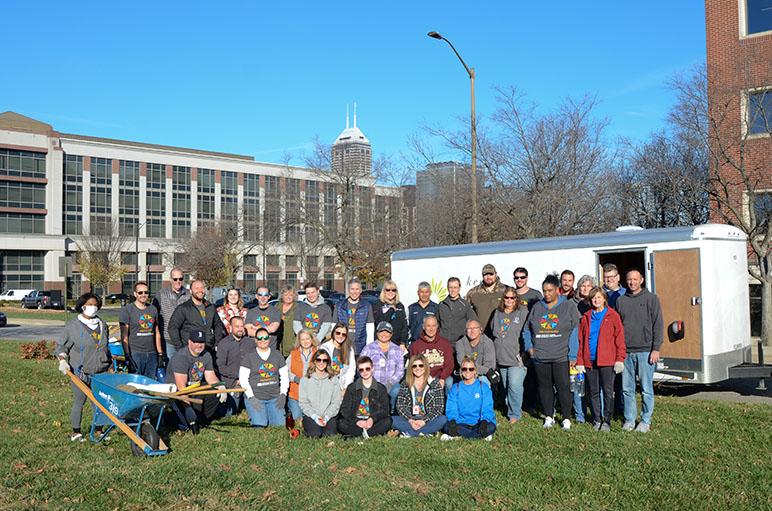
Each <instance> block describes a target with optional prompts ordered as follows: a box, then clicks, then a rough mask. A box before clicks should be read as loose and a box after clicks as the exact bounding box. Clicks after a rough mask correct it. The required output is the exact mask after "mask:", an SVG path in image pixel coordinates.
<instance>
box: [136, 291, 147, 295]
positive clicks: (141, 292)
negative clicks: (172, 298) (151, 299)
mask: <svg viewBox="0 0 772 511" xmlns="http://www.w3.org/2000/svg"><path fill="white" fill-rule="evenodd" d="M134 292H135V293H137V294H138V295H149V294H150V291H134Z"/></svg>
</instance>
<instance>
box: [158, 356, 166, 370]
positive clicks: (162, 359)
mask: <svg viewBox="0 0 772 511" xmlns="http://www.w3.org/2000/svg"><path fill="white" fill-rule="evenodd" d="M166 362H168V360H167V358H166V357H165V356H164V355H163V354H161V355H158V369H166Z"/></svg>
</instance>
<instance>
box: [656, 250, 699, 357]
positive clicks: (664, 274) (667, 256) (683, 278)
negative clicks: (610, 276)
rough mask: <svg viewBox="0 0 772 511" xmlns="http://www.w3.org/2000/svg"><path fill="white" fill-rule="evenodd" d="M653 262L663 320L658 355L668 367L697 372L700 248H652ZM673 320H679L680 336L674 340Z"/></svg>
mask: <svg viewBox="0 0 772 511" xmlns="http://www.w3.org/2000/svg"><path fill="white" fill-rule="evenodd" d="M653 262H654V268H653V275H654V285H655V290H656V293H657V296H658V297H659V301H660V303H661V304H662V316H663V319H664V323H665V334H664V335H665V337H664V342H663V343H662V350H661V355H662V357H663V358H665V361H666V365H667V366H668V367H669V368H671V369H682V370H693V371H701V370H702V306H701V291H700V250H699V249H698V248H692V249H686V250H661V251H654V252H653ZM675 321H683V329H684V336H683V338H682V339H676V336H675V335H674V334H673V332H672V331H671V324H672V323H673V322H675ZM679 359H680V360H679ZM694 361H699V362H698V363H695V362H694ZM679 362H680V363H679Z"/></svg>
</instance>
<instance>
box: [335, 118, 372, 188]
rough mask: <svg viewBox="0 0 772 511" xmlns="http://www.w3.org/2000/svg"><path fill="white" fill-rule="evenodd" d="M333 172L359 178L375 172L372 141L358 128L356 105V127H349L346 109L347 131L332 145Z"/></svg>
mask: <svg viewBox="0 0 772 511" xmlns="http://www.w3.org/2000/svg"><path fill="white" fill-rule="evenodd" d="M331 163H332V170H333V172H336V173H341V172H342V171H344V170H345V172H347V173H351V174H353V175H358V176H369V175H371V174H372V172H373V155H372V148H371V147H370V141H369V140H367V137H365V135H364V133H362V131H361V130H360V129H359V128H357V105H356V103H354V126H349V119H348V107H347V108H346V129H345V130H343V132H342V133H341V134H340V135H338V138H337V140H335V143H334V144H332V162H331Z"/></svg>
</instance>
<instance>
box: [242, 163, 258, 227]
mask: <svg viewBox="0 0 772 511" xmlns="http://www.w3.org/2000/svg"><path fill="white" fill-rule="evenodd" d="M243 208H244V209H243V213H242V223H243V226H244V239H245V240H247V241H258V240H259V239H260V176H256V175H254V174H244V206H243Z"/></svg>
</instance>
